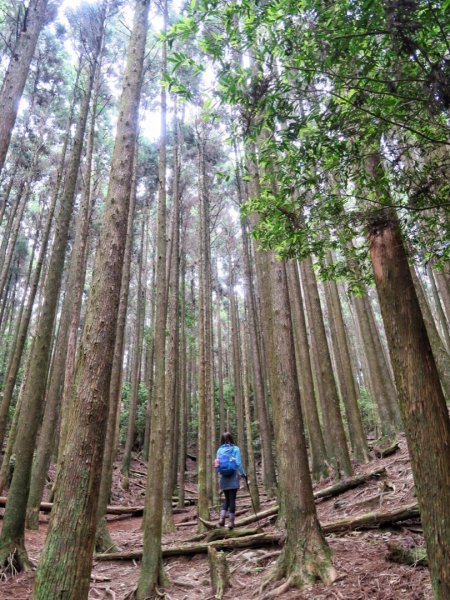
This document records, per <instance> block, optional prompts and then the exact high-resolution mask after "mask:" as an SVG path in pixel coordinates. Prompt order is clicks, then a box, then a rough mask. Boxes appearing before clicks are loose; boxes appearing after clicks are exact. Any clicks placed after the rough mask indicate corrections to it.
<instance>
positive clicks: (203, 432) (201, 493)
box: [197, 138, 212, 531]
mask: <svg viewBox="0 0 450 600" xmlns="http://www.w3.org/2000/svg"><path fill="white" fill-rule="evenodd" d="M204 152H205V144H204V140H203V139H202V138H200V140H199V195H200V211H199V219H200V227H199V229H200V232H199V234H200V236H199V274H198V286H199V294H198V394H197V397H198V443H197V481H198V503H197V511H198V516H199V517H201V518H202V519H208V518H209V510H208V494H207V475H206V469H207V468H208V467H207V464H206V460H207V435H208V426H207V420H208V417H207V415H208V400H207V397H208V387H207V365H206V362H207V354H206V307H205V278H206V273H205V272H206V265H205V262H206V260H205V259H206V235H205V210H206V203H207V201H208V200H207V197H206V190H205V182H204V175H205V174H204ZM211 468H212V467H211ZM199 529H200V531H202V530H203V526H202V525H201V522H199Z"/></svg>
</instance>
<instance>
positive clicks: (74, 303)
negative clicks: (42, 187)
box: [27, 28, 103, 529]
mask: <svg viewBox="0 0 450 600" xmlns="http://www.w3.org/2000/svg"><path fill="white" fill-rule="evenodd" d="M102 36H103V28H102ZM102 44H103V41H101V42H100V44H99V46H98V52H99V53H100V52H101V47H102ZM99 86H100V64H98V65H97V68H96V73H95V84H94V93H93V97H92V110H91V121H90V126H89V135H88V140H87V148H86V176H85V185H84V189H83V195H82V199H81V204H80V210H79V214H78V217H77V225H76V233H75V241H74V245H73V250H72V255H71V259H70V267H69V273H68V276H67V283H66V293H65V296H64V302H63V306H62V309H61V318H60V324H59V332H58V338H57V342H56V346H55V352H54V364H53V369H52V376H51V378H50V384H49V388H48V391H47V397H46V402H45V411H44V418H43V423H42V428H41V433H40V436H39V442H38V447H37V451H36V458H35V460H34V463H33V471H32V474H31V483H30V494H29V497H28V504H27V526H28V527H29V528H31V529H38V525H39V505H40V503H41V499H42V494H43V491H44V486H45V478H46V475H47V470H48V467H49V463H50V458H51V453H52V449H53V446H54V441H55V440H54V433H55V431H56V430H57V429H58V421H59V420H60V416H61V404H62V402H61V399H62V398H63V397H64V393H63V391H64V373H65V371H66V365H67V360H68V359H69V360H70V359H71V356H72V346H69V341H70V339H71V333H72V332H74V331H75V334H76V332H77V331H78V326H79V320H80V311H81V304H82V297H83V290H84V282H85V278H86V261H87V244H88V235H89V215H90V211H91V209H92V202H93V199H92V187H91V178H92V161H93V153H94V134H95V121H96V104H97V100H98V93H99ZM72 322H73V324H72ZM72 335H73V334H72Z"/></svg>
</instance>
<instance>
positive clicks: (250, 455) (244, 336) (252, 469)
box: [241, 311, 260, 512]
mask: <svg viewBox="0 0 450 600" xmlns="http://www.w3.org/2000/svg"><path fill="white" fill-rule="evenodd" d="M247 312H248V311H247ZM241 345H242V351H241V353H242V384H243V392H244V415H245V433H246V439H247V464H246V465H245V468H246V472H247V475H248V477H249V479H250V481H248V480H247V484H248V487H249V492H250V494H251V497H252V500H253V502H252V507H253V510H255V511H256V512H257V511H259V507H260V504H259V490H258V481H257V479H256V462H255V452H254V449H253V435H252V413H251V408H250V380H249V370H248V357H249V353H250V351H249V346H250V340H249V335H248V326H247V324H246V322H244V321H241Z"/></svg>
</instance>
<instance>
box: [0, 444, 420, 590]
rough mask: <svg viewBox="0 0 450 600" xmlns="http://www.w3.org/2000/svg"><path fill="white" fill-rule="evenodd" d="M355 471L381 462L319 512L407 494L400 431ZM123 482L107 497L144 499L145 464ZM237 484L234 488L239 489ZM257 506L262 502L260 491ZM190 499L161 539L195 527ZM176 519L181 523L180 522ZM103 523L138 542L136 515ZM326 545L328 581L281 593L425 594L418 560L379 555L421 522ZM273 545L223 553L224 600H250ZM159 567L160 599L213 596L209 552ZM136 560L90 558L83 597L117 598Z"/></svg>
mask: <svg viewBox="0 0 450 600" xmlns="http://www.w3.org/2000/svg"><path fill="white" fill-rule="evenodd" d="M354 466H355V475H360V474H362V473H364V472H368V471H371V470H373V469H374V468H376V467H378V466H380V467H381V466H384V467H385V468H386V472H387V475H386V476H385V477H383V478H381V479H378V480H369V481H368V482H367V483H365V484H364V485H361V486H359V487H357V488H355V489H353V490H349V491H347V492H345V493H342V494H340V495H339V496H336V497H334V498H329V499H325V500H322V501H318V502H317V510H318V514H319V519H320V521H321V522H322V523H327V522H330V521H333V520H336V519H338V518H340V517H344V516H355V515H358V514H362V513H365V512H369V511H372V510H379V509H380V508H382V509H393V508H396V507H401V506H404V505H406V504H409V503H410V502H412V501H413V500H414V487H413V479H412V475H411V468H410V464H409V458H408V453H407V449H406V442H405V439H404V437H400V450H398V451H397V452H396V453H395V454H393V455H391V456H389V457H386V458H384V459H376V460H373V461H371V463H369V464H367V465H358V464H355V465H354ZM132 469H133V471H134V472H133V473H132V477H131V478H130V489H129V490H128V491H125V490H123V489H122V487H121V485H120V472H119V470H118V469H116V470H115V476H114V488H113V493H112V502H111V503H112V504H120V505H123V506H131V505H133V506H136V505H139V504H140V505H142V504H143V495H144V486H145V476H143V475H142V473H144V472H145V465H144V463H142V462H141V461H138V460H135V461H134V462H133V466H132ZM194 471H195V463H193V462H192V461H191V460H188V472H189V477H188V483H187V485H186V488H187V490H189V491H190V492H192V493H187V497H192V495H193V493H195V490H196V486H195V483H194ZM331 483H333V479H332V478H329V479H327V480H323V481H321V482H320V484H318V485H316V486H315V489H321V488H323V487H326V486H327V485H330V484H331ZM244 493H245V491H244V490H241V491H240V492H239V494H241V495H243V494H244ZM261 504H262V506H261V510H264V508H267V507H268V506H269V503H268V502H267V501H265V500H264V497H263V498H262V503H261ZM238 508H245V509H246V510H245V512H244V513H243V515H242V516H247V515H250V514H252V509H251V506H250V505H249V501H248V498H241V499H240V500H238ZM195 511H196V508H195V506H190V507H186V508H185V509H183V512H180V513H177V514H176V515H175V522H176V524H177V532H176V533H173V534H170V535H166V536H165V537H164V543H165V544H170V545H172V544H173V545H180V544H182V543H183V542H186V541H187V540H189V538H192V537H193V536H195V534H196V533H197V530H196V526H195V525H187V526H185V525H184V523H188V522H189V521H190V520H193V519H194V518H195ZM211 517H212V519H215V518H216V517H217V511H214V510H213V511H212V513H211ZM47 523H48V517H47V515H44V514H42V513H41V521H40V525H39V531H27V533H26V546H27V549H28V552H29V555H30V557H31V558H32V560H33V561H35V562H36V563H37V561H38V558H39V554H40V551H41V549H42V546H43V543H44V539H45V535H46V531H47ZM182 524H183V525H182ZM261 525H264V529H265V530H267V531H271V530H273V529H274V526H273V522H269V521H267V520H266V521H264V522H263V523H261ZM109 526H110V530H111V535H112V537H113V539H114V541H115V543H116V544H117V545H118V546H119V547H120V548H121V550H123V551H130V550H139V549H141V548H142V529H141V526H142V518H130V517H126V518H124V517H110V518H109ZM327 539H328V542H329V544H330V546H331V549H332V551H333V562H334V565H335V568H336V570H337V573H338V578H337V580H336V581H335V582H334V583H333V584H332V585H331V586H328V587H327V586H324V585H323V584H319V583H318V584H316V585H315V586H314V587H313V588H310V589H308V590H304V591H302V592H300V591H298V590H290V591H289V592H286V593H284V594H282V595H280V596H278V597H279V598H281V599H282V600H294V599H296V600H431V599H432V593H431V584H430V577H429V573H428V570H427V569H425V568H421V567H411V566H405V565H399V564H395V563H392V562H389V561H388V560H386V554H387V543H388V542H395V543H398V544H402V545H404V546H407V547H413V546H423V545H424V540H423V536H422V535H421V528H420V523H419V522H418V521H409V522H405V523H401V524H397V525H391V526H389V527H382V528H376V529H371V530H365V531H351V532H347V533H345V534H332V535H329V536H327ZM278 553H279V548H277V547H265V548H255V549H252V548H248V549H239V550H234V551H231V552H228V553H227V559H228V563H229V566H230V572H231V586H232V587H231V588H230V589H229V590H228V591H227V592H226V593H225V595H224V596H223V598H224V600H234V599H239V600H250V599H253V598H257V597H258V590H259V587H260V585H261V583H262V582H263V581H264V577H265V576H266V575H267V573H268V572H269V570H270V568H271V566H272V565H273V564H274V562H275V561H276V559H277V556H278ZM164 564H165V570H166V574H167V576H168V578H169V580H170V582H171V585H170V587H169V588H168V589H167V594H166V599H167V600H213V598H214V595H213V592H212V589H211V583H210V578H209V566H208V559H207V556H206V555H205V554H198V555H194V556H192V557H181V556H180V557H173V558H168V559H165V561H164ZM139 569H140V564H139V562H137V561H133V562H131V561H124V562H96V563H94V568H93V570H92V584H91V589H90V593H89V598H90V600H124V598H125V597H126V596H127V595H128V594H129V593H130V592H131V591H132V590H133V588H134V587H135V585H136V582H137V579H138V576H139ZM33 578H34V573H33V572H31V573H23V574H19V575H17V576H16V577H12V578H9V579H8V580H6V581H1V582H0V600H28V599H30V598H31V589H32V585H33Z"/></svg>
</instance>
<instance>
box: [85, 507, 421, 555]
mask: <svg viewBox="0 0 450 600" xmlns="http://www.w3.org/2000/svg"><path fill="white" fill-rule="evenodd" d="M266 512H268V511H266ZM418 516H419V508H418V506H417V504H416V503H413V504H408V505H407V506H404V507H402V508H397V509H395V510H391V511H377V512H371V513H366V514H363V515H358V516H356V517H346V518H344V519H339V520H337V521H332V522H331V523H325V524H323V525H322V531H323V532H324V533H325V534H330V533H337V532H341V531H350V530H354V529H367V528H373V527H378V526H380V525H388V524H393V523H397V522H399V521H405V520H407V519H412V518H416V517H418ZM283 539H284V536H283V535H280V534H279V533H257V534H255V535H247V536H244V537H238V538H229V539H225V540H216V541H213V542H204V543H199V544H190V545H184V546H174V547H172V548H170V547H169V548H163V549H162V555H163V557H168V556H188V555H192V554H202V553H205V552H208V548H210V547H214V548H216V549H220V550H231V549H235V548H256V547H258V546H267V545H272V544H277V545H280V544H282V543H283ZM141 558H142V551H134V552H115V553H111V554H97V555H95V559H96V560H140V559H141Z"/></svg>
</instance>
